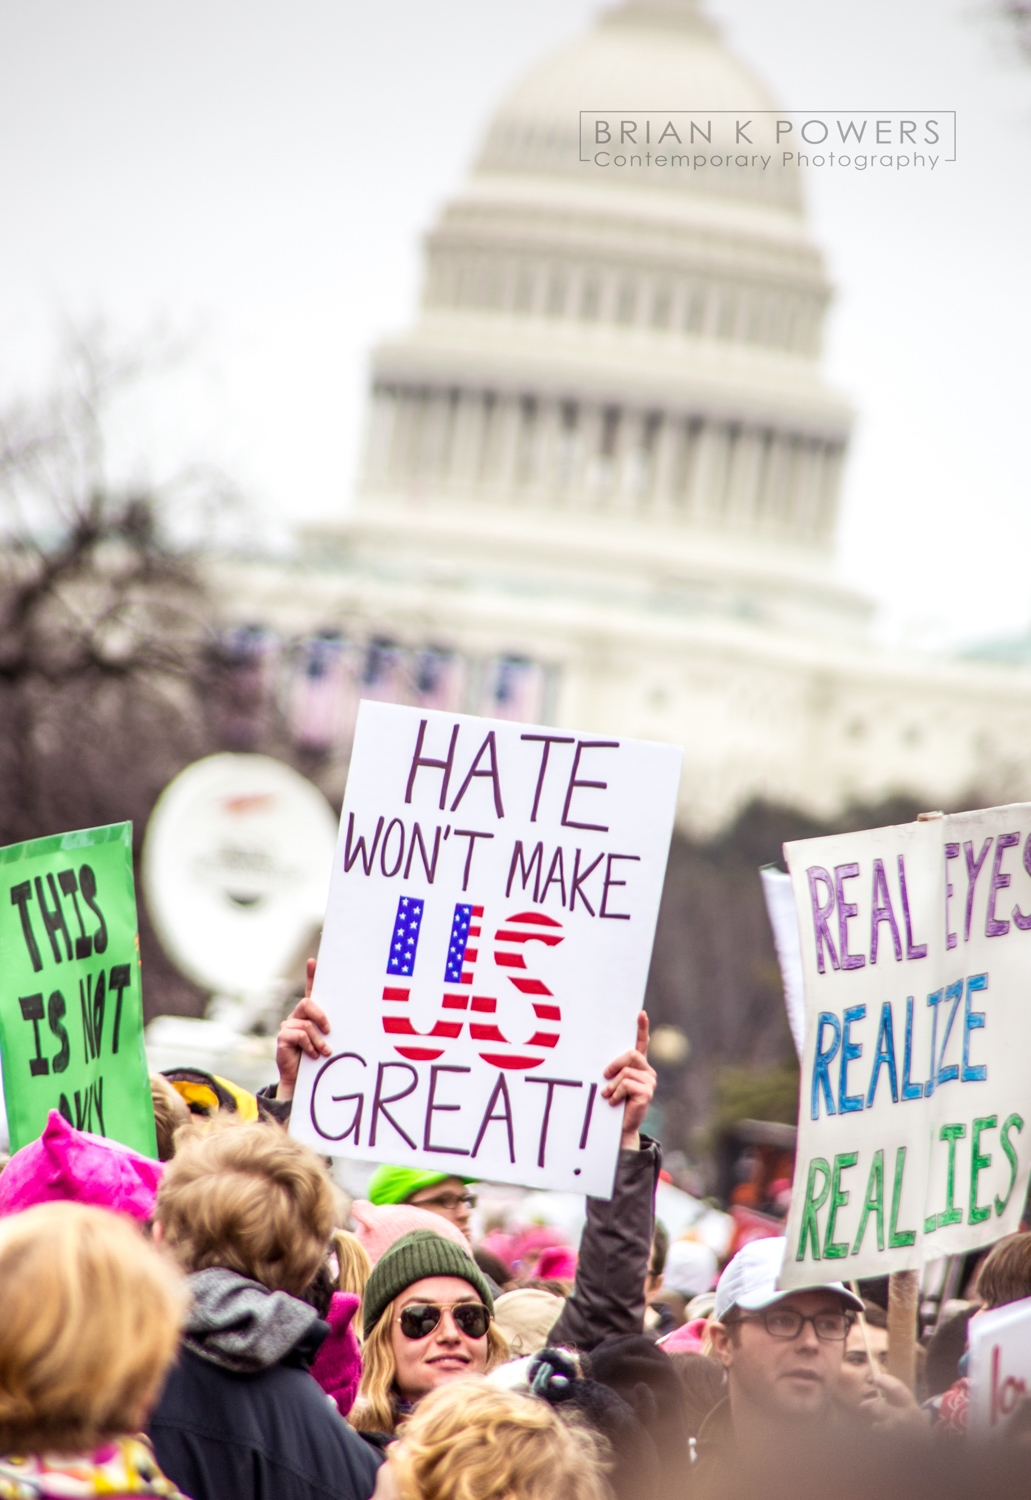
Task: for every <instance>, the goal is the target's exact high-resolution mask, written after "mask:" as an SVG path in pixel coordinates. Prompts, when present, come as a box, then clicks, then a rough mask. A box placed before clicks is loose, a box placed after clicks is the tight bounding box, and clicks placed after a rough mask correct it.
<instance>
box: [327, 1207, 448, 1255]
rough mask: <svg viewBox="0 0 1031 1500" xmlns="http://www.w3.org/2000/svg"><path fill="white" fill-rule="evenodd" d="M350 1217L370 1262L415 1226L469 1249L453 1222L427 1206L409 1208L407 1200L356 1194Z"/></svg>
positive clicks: (410, 1232)
mask: <svg viewBox="0 0 1031 1500" xmlns="http://www.w3.org/2000/svg"><path fill="white" fill-rule="evenodd" d="M351 1218H352V1220H353V1221H354V1232H355V1234H356V1235H357V1237H358V1239H359V1240H360V1242H361V1244H362V1248H363V1249H364V1250H365V1253H366V1255H368V1257H369V1263H370V1265H373V1266H374V1265H375V1264H376V1262H377V1261H378V1260H379V1258H380V1256H382V1255H386V1253H387V1251H388V1250H389V1249H390V1247H391V1245H396V1244H397V1242H398V1240H403V1239H404V1237H405V1235H406V1234H414V1232H415V1230H417V1229H430V1230H432V1231H433V1232H434V1233H435V1234H439V1235H443V1237H444V1239H446V1240H453V1241H454V1243H455V1244H456V1245H459V1246H460V1247H461V1248H462V1249H463V1250H468V1249H469V1239H468V1236H467V1235H466V1234H464V1233H463V1231H462V1230H461V1229H459V1228H458V1225H457V1224H452V1222H451V1220H450V1219H446V1218H444V1216H443V1215H442V1214H436V1213H431V1212H430V1211H429V1209H426V1208H413V1207H412V1205H411V1204H410V1203H369V1202H367V1201H366V1200H365V1199H364V1198H356V1199H355V1200H354V1202H353V1203H352V1204H351Z"/></svg>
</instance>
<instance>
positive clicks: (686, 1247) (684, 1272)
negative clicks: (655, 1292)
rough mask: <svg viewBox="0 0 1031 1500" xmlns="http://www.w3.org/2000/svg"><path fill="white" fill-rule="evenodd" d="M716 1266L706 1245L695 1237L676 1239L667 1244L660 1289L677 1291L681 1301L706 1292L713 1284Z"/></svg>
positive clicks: (714, 1258) (687, 1300)
mask: <svg viewBox="0 0 1031 1500" xmlns="http://www.w3.org/2000/svg"><path fill="white" fill-rule="evenodd" d="M717 1269H718V1266H717V1261H716V1257H715V1255H714V1254H713V1252H712V1251H711V1250H710V1249H709V1247H708V1245H702V1244H699V1242H698V1241H697V1240H676V1241H675V1242H674V1243H673V1244H672V1245H670V1247H669V1254H668V1255H667V1257H666V1269H665V1271H664V1272H663V1274H662V1285H663V1288H664V1289H666V1290H668V1291H672V1292H679V1293H680V1295H681V1296H682V1297H683V1298H684V1300H685V1302H690V1300H691V1298H692V1297H697V1296H698V1295H699V1293H701V1292H707V1291H709V1290H711V1288H712V1287H713V1286H714V1285H715V1283H716V1272H717Z"/></svg>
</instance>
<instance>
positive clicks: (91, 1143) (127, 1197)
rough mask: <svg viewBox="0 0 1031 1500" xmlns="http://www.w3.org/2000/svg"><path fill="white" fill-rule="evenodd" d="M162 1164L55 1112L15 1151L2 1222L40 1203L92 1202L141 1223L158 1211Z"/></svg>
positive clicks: (2, 1185)
mask: <svg viewBox="0 0 1031 1500" xmlns="http://www.w3.org/2000/svg"><path fill="white" fill-rule="evenodd" d="M161 1172H162V1168H161V1163H160V1162H156V1161H154V1160H153V1158H152V1157H149V1156H141V1155H140V1154H139V1152H137V1151H131V1150H130V1149H129V1147H128V1146H123V1145H121V1144H120V1143H119V1142H118V1141H107V1140H103V1139H101V1138H100V1137H99V1136H95V1135H91V1134H90V1133H89V1132H88V1131H85V1130H76V1129H75V1127H74V1126H73V1125H69V1123H68V1121H67V1120H66V1119H65V1117H64V1115H62V1114H59V1113H58V1111H57V1110H56V1109H52V1110H51V1111H50V1114H49V1115H48V1116H47V1123H46V1125H45V1126H44V1128H43V1133H42V1135H40V1136H38V1137H37V1139H36V1140H34V1141H30V1142H29V1144H28V1145H27V1146H22V1148H21V1150H20V1151H16V1152H15V1153H14V1155H13V1156H12V1157H11V1159H10V1161H9V1162H8V1164H7V1166H6V1167H5V1168H4V1172H3V1175H2V1176H0V1217H2V1216H4V1215H6V1214H17V1213H22V1212H24V1210H25V1209H27V1208H32V1207H33V1206H34V1205H35V1204H37V1203H53V1202H55V1201H63V1202H68V1203H87V1204H92V1205H93V1206H94V1207H95V1208H106V1209H109V1210H110V1211H111V1212H112V1213H118V1214H128V1215H129V1217H130V1218H132V1219H137V1220H139V1221H140V1222H141V1223H142V1222H144V1221H145V1220H147V1219H149V1218H150V1217H151V1216H152V1214H153V1212H154V1198H155V1195H156V1193H157V1190H158V1184H159V1183H160V1181H161Z"/></svg>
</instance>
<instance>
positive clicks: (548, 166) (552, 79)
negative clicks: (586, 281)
mask: <svg viewBox="0 0 1031 1500" xmlns="http://www.w3.org/2000/svg"><path fill="white" fill-rule="evenodd" d="M776 107H777V101H776V100H775V99H774V98H772V96H771V95H770V93H769V92H768V90H767V89H766V87H765V86H764V85H763V83H762V82H761V81H760V80H759V79H758V78H757V77H756V76H755V74H754V73H752V72H751V71H750V69H749V68H747V67H746V66H745V64H744V63H742V62H740V61H739V60H738V59H737V58H736V57H734V56H733V54H732V53H731V52H729V51H728V50H727V48H726V47H725V45H724V43H723V40H722V37H721V36H720V33H719V30H718V28H717V27H716V26H715V25H714V23H713V22H711V21H709V20H708V19H707V18H706V17H704V16H703V15H702V14H701V12H700V10H699V8H698V6H697V5H696V4H695V3H694V0H629V3H627V4H625V5H623V6H621V7H619V9H617V10H613V11H609V12H608V13H607V14H605V15H603V16H602V17H601V18H600V19H599V21H598V23H597V24H596V25H595V27H594V28H593V29H592V30H591V31H590V32H588V33H587V34H586V35H585V36H583V37H580V38H578V39H577V40H576V41H575V42H573V43H571V44H570V45H569V46H568V47H565V48H563V49H561V50H560V51H558V52H555V53H553V54H552V55H551V56H550V57H548V58H546V59H545V60H544V61H543V62H542V63H540V64H539V65H538V66H537V67H535V68H534V69H533V70H532V71H531V72H530V73H528V74H527V75H526V76H525V77H524V78H523V79H522V80H521V81H520V82H519V83H518V84H517V85H516V86H515V88H514V89H513V90H512V91H511V93H510V94H509V95H508V98H507V99H505V101H504V102H503V103H502V105H501V107H500V109H499V110H498V112H497V114H496V115H495V117H494V120H493V122H492V123H491V125H490V127H489V129H488V131H487V137H486V140H485V142H484V146H483V149H482V151H481V153H480V156H479V158H478V160H477V162H476V167H475V171H476V172H477V173H488V174H494V173H531V174H534V175H546V176H552V175H556V174H558V175H560V176H563V177H568V176H570V175H577V176H580V177H582V176H584V175H585V174H589V173H590V172H591V170H592V169H591V166H590V165H589V164H587V163H583V162H581V161H580V149H579V144H580V143H579V119H580V111H581V110H585V111H587V110H589V111H611V112H612V113H613V115H616V114H617V113H618V112H619V111H623V112H629V111H634V112H642V113H643V112H644V111H648V112H651V113H655V112H659V111H669V112H673V111H682V110H690V111H692V112H694V113H697V114H698V115H699V116H702V115H704V113H705V112H706V111H710V112H714V111H717V110H726V111H733V112H734V113H735V114H739V115H742V116H743V117H747V115H748V114H750V113H755V112H758V111H760V110H771V109H775V108H776ZM595 175H597V174H596V172H595ZM628 175H631V176H632V174H628ZM636 181H637V182H638V183H641V184H643V183H644V182H646V181H647V182H648V185H649V186H650V187H654V185H655V184H654V173H652V174H648V172H647V170H646V169H641V170H640V171H639V172H637V174H636ZM661 185H662V187H663V188H671V189H673V190H674V191H675V192H688V193H692V194H701V195H705V196H708V195H711V194H718V195H719V196H720V197H723V198H727V197H730V198H745V199H748V200H751V201H755V200H758V201H760V202H767V203H773V204H777V205H778V206H781V207H786V208H790V209H795V210H797V211H800V210H801V207H802V195H801V187H800V183H799V178H798V173H797V172H796V171H795V170H793V169H789V170H787V171H785V170H783V169H781V168H779V167H777V166H776V165H775V164H774V163H771V164H770V166H769V167H768V168H767V169H766V170H765V171H764V170H762V168H760V167H757V168H755V170H754V171H753V170H750V169H747V170H741V169H737V170H735V171H734V172H731V173H725V174H722V175H721V174H719V173H718V172H709V173H708V174H705V175H702V174H700V173H695V172H691V171H688V172H684V173H681V174H677V173H670V174H669V176H668V178H665V179H664V180H663V182H662V184H661Z"/></svg>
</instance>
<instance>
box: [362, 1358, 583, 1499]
mask: <svg viewBox="0 0 1031 1500" xmlns="http://www.w3.org/2000/svg"><path fill="white" fill-rule="evenodd" d="M387 1462H388V1464H389V1465H390V1469H391V1472H392V1474H393V1476H394V1479H395V1481H396V1483H397V1488H398V1492H399V1494H400V1496H401V1500H552V1497H553V1496H555V1495H561V1496H562V1500H602V1497H603V1496H605V1495H607V1494H608V1488H607V1486H606V1484H605V1481H604V1478H603V1466H602V1460H601V1450H600V1445H599V1443H598V1442H597V1441H596V1440H595V1439H594V1438H593V1437H592V1435H591V1434H590V1433H589V1432H587V1431H585V1430H584V1429H582V1428H575V1427H567V1426H566V1425H565V1424H564V1423H563V1422H561V1421H560V1420H559V1417H558V1416H557V1415H556V1413H555V1411H554V1410H553V1409H552V1408H551V1407H550V1406H549V1405H548V1404H547V1402H545V1401H538V1400H535V1399H533V1398H532V1397H529V1396H520V1395H517V1394H516V1392H515V1391H501V1390H496V1389H494V1387H493V1386H490V1385H487V1384H484V1383H482V1382H474V1381H468V1380H459V1381H454V1382H452V1383H450V1384H448V1385H445V1386H442V1387H440V1388H439V1389H437V1390H435V1391H431V1392H430V1394H429V1395H428V1396H425V1397H424V1398H423V1400H422V1401H420V1403H419V1406H418V1408H417V1410H416V1411H415V1413H414V1415H413V1416H412V1417H410V1418H409V1420H408V1421H407V1422H406V1424H405V1426H404V1429H403V1431H402V1433H401V1437H400V1440H399V1441H398V1442H396V1443H394V1444H393V1445H392V1446H391V1447H390V1448H389V1449H388V1450H387Z"/></svg>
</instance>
